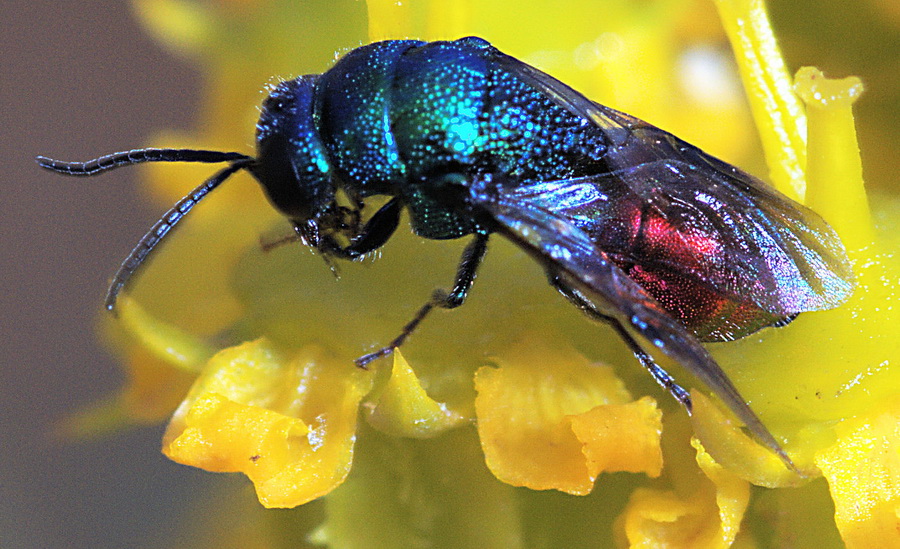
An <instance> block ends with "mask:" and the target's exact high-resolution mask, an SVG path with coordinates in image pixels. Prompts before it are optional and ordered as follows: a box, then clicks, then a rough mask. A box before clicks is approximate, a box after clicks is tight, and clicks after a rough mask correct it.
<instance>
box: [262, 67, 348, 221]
mask: <svg viewBox="0 0 900 549" xmlns="http://www.w3.org/2000/svg"><path fill="white" fill-rule="evenodd" d="M317 78H318V75H307V76H301V77H300V78H297V79H295V80H289V81H286V82H282V83H280V84H278V85H277V86H276V87H275V88H274V89H273V90H272V92H271V93H270V94H269V97H268V98H266V100H265V102H263V106H262V114H261V115H260V117H259V122H258V123H257V125H256V148H257V157H256V162H255V163H254V165H253V166H252V167H251V169H250V171H251V172H252V173H253V175H254V176H255V177H256V179H257V180H259V182H260V183H261V184H262V186H263V189H264V190H265V192H266V195H267V196H268V198H269V201H271V202H272V205H274V206H275V208H277V209H278V211H280V212H281V213H282V214H284V215H285V216H287V217H288V218H290V219H291V220H292V221H295V222H297V223H300V224H306V222H308V221H310V220H314V219H315V218H316V217H317V216H318V215H320V214H321V213H322V212H323V211H325V209H326V208H327V207H328V206H329V205H330V204H331V203H332V202H333V201H334V185H333V183H332V179H331V166H330V165H329V162H328V157H327V155H326V149H325V147H324V145H323V144H322V141H321V139H320V138H319V133H318V130H317V129H316V126H315V118H316V117H315V116H314V115H313V109H314V94H315V82H316V79H317Z"/></svg>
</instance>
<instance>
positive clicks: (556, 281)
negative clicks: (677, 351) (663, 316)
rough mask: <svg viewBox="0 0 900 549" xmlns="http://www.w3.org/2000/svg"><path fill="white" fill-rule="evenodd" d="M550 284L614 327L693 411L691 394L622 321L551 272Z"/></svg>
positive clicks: (637, 356) (593, 317) (588, 313)
mask: <svg viewBox="0 0 900 549" xmlns="http://www.w3.org/2000/svg"><path fill="white" fill-rule="evenodd" d="M550 284H551V285H553V287H554V288H556V289H557V290H558V291H559V293H561V294H562V295H563V296H565V298H566V299H568V300H569V302H571V303H572V304H573V305H575V306H576V307H578V308H579V309H581V310H582V311H584V312H585V314H587V315H588V316H589V317H591V318H592V319H594V320H597V321H599V322H605V323H606V324H609V325H610V326H612V327H613V329H614V330H615V331H616V333H617V334H619V337H621V338H622V340H623V341H624V342H625V344H626V345H628V348H629V349H630V350H631V352H632V353H633V354H634V356H635V358H637V359H638V361H639V362H640V363H641V366H643V367H644V368H646V369H647V371H649V372H650V375H652V376H653V379H655V380H656V382H657V383H659V385H660V386H661V387H662V388H664V389H665V390H667V391H668V392H669V393H670V394H671V395H672V396H673V397H675V400H677V401H678V402H680V403H681V405H682V406H684V407H685V409H686V410H687V411H688V413H690V412H691V406H692V405H691V395H690V393H688V392H687V391H686V390H685V389H684V388H683V387H682V386H681V385H678V383H676V382H675V379H674V378H673V377H672V376H671V375H669V372H667V371H665V370H663V369H662V368H661V367H660V366H659V365H658V364H657V363H656V361H654V360H653V357H651V356H650V355H649V354H648V353H647V352H646V351H644V349H642V348H641V346H640V344H638V342H637V341H635V339H634V337H632V335H631V334H630V333H628V331H627V330H626V329H625V328H624V327H623V326H622V323H621V322H619V321H618V320H616V319H615V318H613V317H611V316H609V315H605V314H603V313H602V312H600V310H599V309H598V308H597V306H596V305H594V303H593V302H591V301H590V300H589V299H588V298H586V297H585V296H584V295H582V293H581V292H579V291H578V290H576V289H575V288H572V287H570V286H568V285H566V284H565V283H564V282H563V281H562V280H561V279H560V278H559V277H558V276H556V275H554V274H551V275H550Z"/></svg>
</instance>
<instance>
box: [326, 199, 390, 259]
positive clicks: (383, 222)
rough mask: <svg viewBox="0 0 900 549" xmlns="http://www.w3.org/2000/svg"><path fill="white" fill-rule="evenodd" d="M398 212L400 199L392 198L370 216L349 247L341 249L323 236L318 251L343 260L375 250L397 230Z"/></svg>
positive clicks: (327, 237)
mask: <svg viewBox="0 0 900 549" xmlns="http://www.w3.org/2000/svg"><path fill="white" fill-rule="evenodd" d="M400 210H401V202H400V199H398V198H393V199H391V200H390V201H389V202H388V203H387V204H385V205H384V206H382V207H381V208H380V209H379V210H378V211H377V212H375V213H374V214H373V215H372V217H371V218H370V219H369V221H367V222H366V224H365V225H364V226H363V228H362V230H361V231H360V232H359V234H358V235H356V236H355V237H353V239H352V241H351V242H350V244H349V245H347V246H345V247H342V246H341V245H339V244H338V243H337V242H336V241H335V240H334V238H333V237H332V236H331V235H330V234H325V235H323V237H322V241H321V243H320V244H319V249H320V251H322V252H324V254H325V255H326V256H328V255H330V256H335V257H340V258H343V259H358V258H360V257H362V256H363V255H365V254H367V253H369V252H371V251H373V250H377V249H378V248H380V247H381V246H383V245H384V243H385V242H387V241H388V239H389V238H390V237H391V235H392V234H394V231H395V230H397V225H398V224H399V223H400Z"/></svg>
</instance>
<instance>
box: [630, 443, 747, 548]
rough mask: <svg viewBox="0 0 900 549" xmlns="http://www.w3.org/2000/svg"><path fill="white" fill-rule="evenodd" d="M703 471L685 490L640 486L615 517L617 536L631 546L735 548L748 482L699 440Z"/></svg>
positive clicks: (744, 509) (698, 448) (695, 445)
mask: <svg viewBox="0 0 900 549" xmlns="http://www.w3.org/2000/svg"><path fill="white" fill-rule="evenodd" d="M694 447H695V449H696V450H697V461H696V463H697V465H699V466H700V471H701V472H702V473H703V474H702V475H698V479H699V482H696V483H694V484H693V485H692V488H693V492H691V493H690V494H687V495H683V494H679V493H677V492H676V491H673V490H656V489H649V488H638V489H636V490H635V491H634V493H632V495H631V498H630V500H629V502H628V505H627V506H626V508H625V511H624V512H623V513H622V515H621V516H620V517H619V519H618V521H617V528H618V530H619V532H618V535H619V538H620V539H621V540H622V541H623V542H624V543H625V544H627V545H628V546H629V547H670V548H680V547H684V548H691V549H706V548H709V549H712V548H723V549H724V548H727V547H731V545H732V543H733V542H734V540H735V537H736V536H737V534H738V532H739V530H740V525H741V521H742V520H743V518H744V513H745V511H746V510H747V504H748V502H749V500H750V485H749V484H748V483H747V482H745V481H744V480H742V479H740V478H738V477H737V475H735V474H733V473H731V472H730V471H729V470H727V469H725V468H723V467H722V466H720V465H718V464H717V463H716V462H715V461H714V460H713V459H712V458H711V457H710V456H709V454H707V453H706V452H705V451H704V450H703V448H702V447H701V446H700V445H699V444H694Z"/></svg>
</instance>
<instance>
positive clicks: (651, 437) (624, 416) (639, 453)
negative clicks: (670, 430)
mask: <svg viewBox="0 0 900 549" xmlns="http://www.w3.org/2000/svg"><path fill="white" fill-rule="evenodd" d="M568 419H569V422H570V423H571V428H572V432H573V433H574V434H575V436H576V437H577V438H578V440H579V441H580V442H581V444H582V445H583V448H582V452H583V453H584V456H585V457H586V458H587V466H588V471H589V475H590V476H591V478H597V476H598V475H599V474H600V473H603V472H607V473H613V472H619V471H625V472H629V473H646V474H647V475H648V476H651V477H658V476H659V473H660V471H662V466H663V456H662V449H661V448H660V445H659V443H660V437H661V435H662V411H660V410H659V408H657V407H656V401H655V400H653V399H652V398H650V397H644V398H642V399H640V400H637V401H635V402H629V403H627V404H606V405H601V406H597V407H596V408H593V409H591V410H589V411H587V412H585V413H583V414H580V415H577V416H569V418H568Z"/></svg>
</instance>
